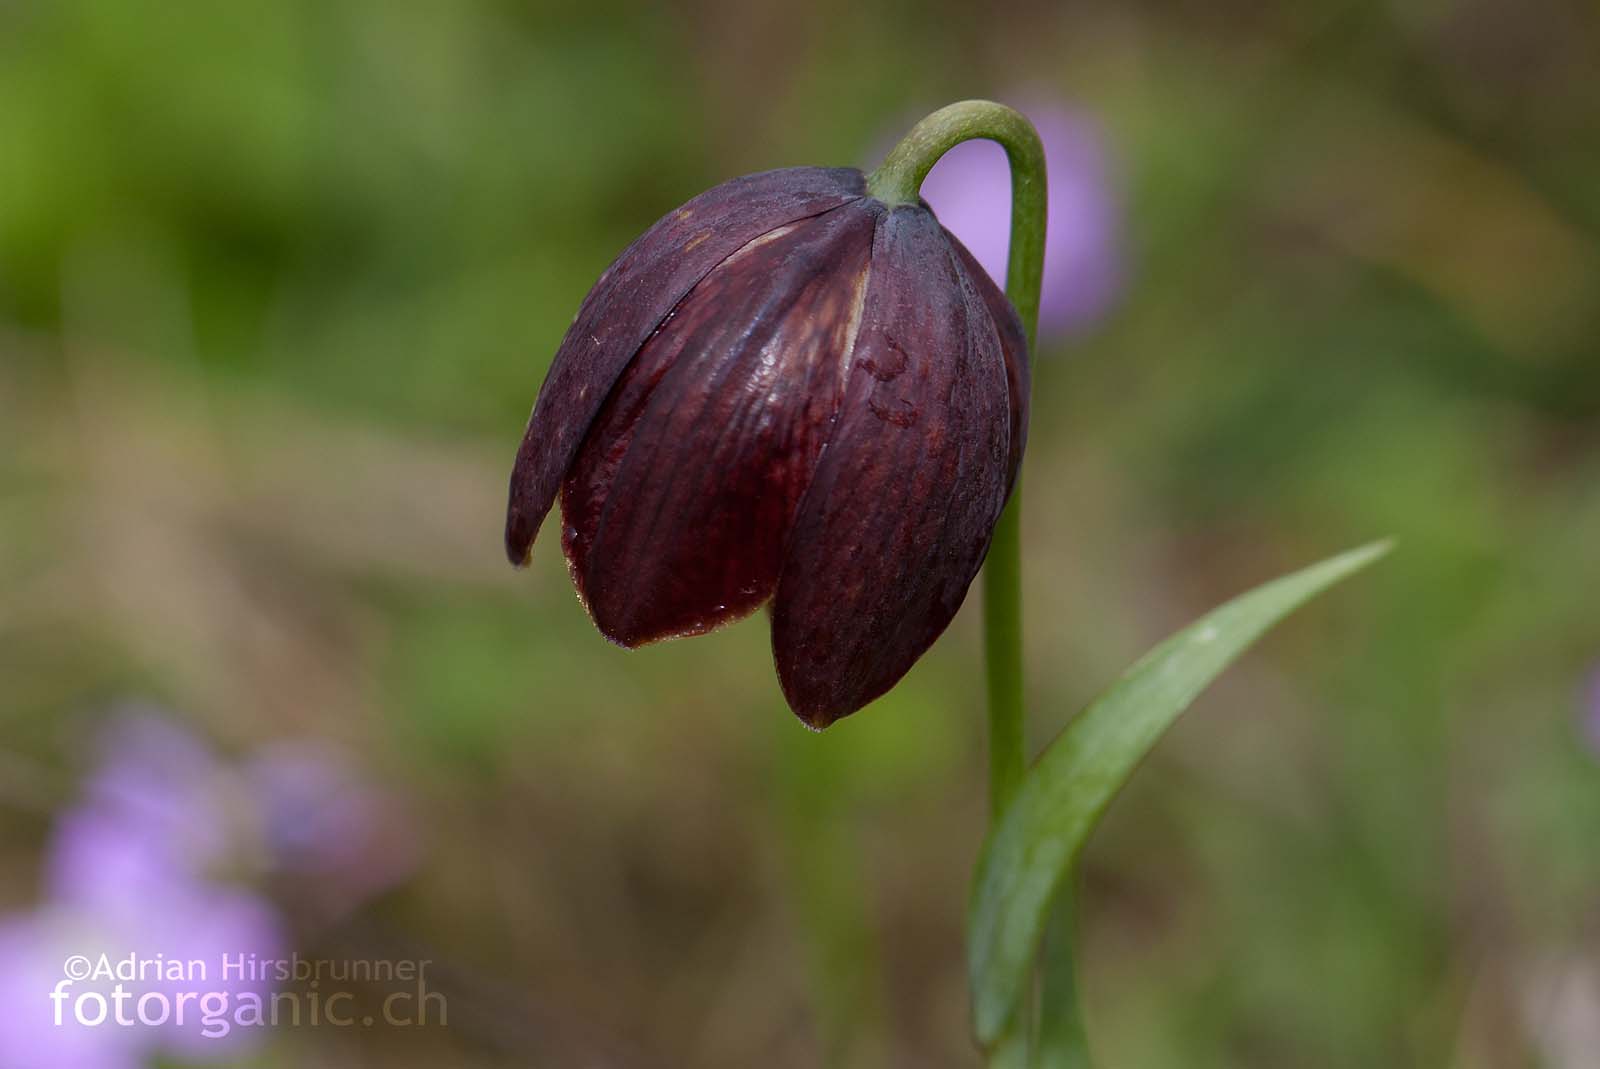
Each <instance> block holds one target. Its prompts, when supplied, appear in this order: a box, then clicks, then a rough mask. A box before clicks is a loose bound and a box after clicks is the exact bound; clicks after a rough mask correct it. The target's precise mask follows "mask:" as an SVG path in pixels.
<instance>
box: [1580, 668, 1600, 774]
mask: <svg viewBox="0 0 1600 1069" xmlns="http://www.w3.org/2000/svg"><path fill="white" fill-rule="evenodd" d="M1581 716H1582V718H1583V737H1584V738H1585V739H1586V740H1587V741H1588V743H1589V749H1591V750H1592V751H1594V753H1595V755H1596V756H1600V668H1596V669H1595V670H1594V671H1593V672H1592V673H1590V675H1589V681H1588V686H1587V687H1586V688H1584V693H1583V709H1582V712H1581Z"/></svg>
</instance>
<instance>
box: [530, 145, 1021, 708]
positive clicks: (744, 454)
mask: <svg viewBox="0 0 1600 1069" xmlns="http://www.w3.org/2000/svg"><path fill="white" fill-rule="evenodd" d="M1026 348H1027V346H1026V342H1025V340H1024V338H1023V333H1022V330H1021V327H1020V325H1019V324H1018V322H1017V318H1016V314H1015V312H1014V311H1013V310H1012V308H1011V306H1010V304H1009V303H1008V302H1007V300H1006V298H1005V296H1004V295H1003V294H1002V293H1001V292H1000V290H999V289H998V288H997V287H996V286H995V284H994V282H993V281H992V280H991V279H990V278H989V276H988V275H987V274H986V273H985V272H984V270H983V268H982V267H980V266H979V265H978V263H977V261H976V260H975V259H974V258H973V257H972V255H971V254H970V253H969V252H968V251H967V250H966V249H965V247H963V246H962V245H961V243H960V242H959V241H957V240H956V239H955V238H954V237H952V236H951V234H950V233H949V232H948V231H946V230H945V229H944V228H943V227H942V226H940V224H939V222H938V220H936V219H935V218H934V215H933V213H932V212H931V211H930V210H929V209H928V208H927V206H926V205H925V204H907V205H898V206H894V207H891V206H889V205H887V204H885V203H883V202H882V201H880V200H878V199H876V198H874V197H872V196H871V195H869V194H868V192H867V188H866V180H865V177H864V176H863V175H862V173H861V172H859V171H856V170H850V169H822V168H811V167H800V168H792V169H787V170H779V171H768V172H765V173H762V174H755V175H748V176H746V177H743V178H737V179H734V180H733V181H730V182H727V183H724V184H723V185H720V186H717V187H716V188H714V189H712V190H709V191H708V192H706V193H703V194H701V195H700V196H698V197H696V198H694V199H693V200H691V201H689V202H688V203H687V204H685V205H684V206H683V207H681V208H679V209H677V210H676V211H674V212H671V213H670V214H668V215H667V216H666V217H664V218H663V219H661V220H660V221H659V222H657V223H656V224H655V225H654V226H653V227H651V228H650V229H649V230H648V231H646V232H645V234H644V235H643V236H642V237H640V238H639V239H638V240H637V241H635V242H634V243H633V244H632V245H631V246H629V247H628V248H627V249H626V250H625V251H624V252H623V253H622V255H621V256H619V257H618V258H617V260H616V261H615V262H614V263H613V264H612V265H611V266H610V267H609V268H608V269H607V270H606V272H605V274H604V275H602V276H601V278H600V280H599V282H597V283H596V284H595V287H594V289H593V290H591V291H590V293H589V295H588V297H587V298H586V299H585V300H584V302H583V305H582V307H581V308H580V309H579V311H578V315H577V318H576V319H575V320H574V321H573V324H572V327H571V329H569V330H568V332H567V335H566V338H565V339H564V340H563V342H562V344H561V347H560V349H559V350H558V352H557V353H556V357H555V361H554V363H553V364H552V365H551V368H550V372H549V375H548V377H547V378H546V379H545V383H544V386H543V387H542V388H541V390H540V391H539V397H538V401H537V402H536V403H535V405H534V409H533V414H532V416H531V418H530V420H529V422H528V428H527V432H526V434H525V435H524V437H523V440H522V445H521V448H520V449H519V450H518V453H517V459H516V464H515V467H514V468H513V470H512V474H511V491H510V505H509V509H508V514H507V518H506V551H507V554H508V555H509V556H510V558H511V560H512V561H513V563H516V564H519V565H520V564H523V563H525V562H526V561H527V559H528V557H529V555H530V553H531V551H532V546H533V541H534V537H535V535H536V534H537V532H538V529H539V526H540V524H541V523H542V522H543V520H544V518H545V516H546V514H547V513H548V512H549V511H550V508H551V506H552V504H553V503H554V501H555V498H556V495H557V493H558V492H559V493H560V496H561V509H562V513H563V517H564V524H563V532H562V534H563V537H562V545H563V548H564V549H565V551H566V555H567V560H568V562H569V564H570V566H571V571H572V575H573V579H574V582H575V583H576V584H577V587H578V591H579V594H580V596H581V597H582V599H583V602H584V604H585V606H587V608H588V610H589V613H590V615H591V616H592V617H593V619H594V622H595V624H596V626H598V627H599V629H600V631H601V632H602V633H603V634H605V635H606V637H608V638H610V639H611V640H613V641H615V642H617V643H619V644H621V645H623V646H628V647H633V646H639V645H642V644H645V643H648V642H653V641H656V640H659V639H665V638H672V637H676V636H683V635H696V634H701V633H703V632H706V631H709V630H711V629H713V628H715V627H718V626H720V625H722V624H725V623H728V622H730V621H732V620H736V619H739V618H740V617H743V616H745V615H747V614H748V613H750V612H752V611H754V610H755V609H756V608H758V607H760V606H761V605H763V604H767V603H770V605H771V611H772V642H773V653H774V657H775V660H776V662H777V668H778V677H779V681H780V683H781V684H782V687H783V692H784V695H785V696H786V698H787V699H788V701H789V704H790V706H791V707H792V708H793V709H794V710H795V712H796V713H797V714H799V716H800V717H801V718H802V719H803V720H804V721H805V722H806V723H807V724H809V725H811V726H813V727H817V728H821V727H825V726H827V725H828V724H830V723H832V722H833V721H835V720H837V719H838V718H840V717H842V716H845V715H848V714H849V713H852V712H854V711H855V710H857V709H859V708H860V707H861V706H863V705H865V704H866V703H867V702H869V701H871V700H872V699H873V698H876V697H877V696H879V695H880V694H882V693H883V692H885V691H886V690H888V689H889V688H890V687H892V686H893V685H894V684H895V683H896V682H897V681H898V680H899V679H900V677H901V676H903V675H904V674H905V673H906V671H907V670H908V669H909V668H910V667H911V665H912V664H913V663H914V662H915V661H916V659H917V658H918V657H919V656H921V654H922V653H923V652H924V651H925V650H926V649H927V648H928V647H929V646H930V645H931V644H932V643H933V641H934V640H935V639H936V638H937V637H938V636H939V634H940V633H941V632H942V631H943V630H944V628H945V626H946V625H947V624H948V623H949V622H950V620H951V618H952V617H953V616H954V615H955V612H956V610H957V609H958V608H959V607H960V605H961V602H962V599H963V598H964V596H965V594H966V590H967V587H968V585H969V584H970V583H971V581H972V578H973V576H974V575H976V573H977V571H978V567H979V565H980V564H981V563H982V562H983V557H984V554H985V552H986V551H987V549H988V545H989V540H990V537H991V535H992V533H993V530H994V525H995V523H996V521H997V520H998V518H999V516H1000V512H1001V509H1002V507H1003V506H1004V504H1005V501H1006V498H1007V496H1008V495H1009V493H1010V490H1011V487H1012V484H1013V483H1014V481H1015V479H1016V474H1017V469H1018V466H1019V465H1020V463H1021V460H1022V450H1023V444H1024V441H1025V438H1026V434H1027V403H1028V400H1027V399H1028V357H1027V352H1026Z"/></svg>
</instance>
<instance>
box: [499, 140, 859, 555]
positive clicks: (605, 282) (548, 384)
mask: <svg viewBox="0 0 1600 1069" xmlns="http://www.w3.org/2000/svg"><path fill="white" fill-rule="evenodd" d="M863 191H864V180H863V178H862V175H861V173H860V172H859V171H855V170H850V169H845V168H835V169H828V168H820V167H795V168H789V169H786V170H780V171H767V172H764V173H761V174H754V175H746V176H745V177H743V178H736V179H734V180H732V181H730V182H725V183H723V184H722V185H720V186H717V187H716V188H714V189H711V190H708V191H706V192H705V193H702V194H701V195H700V196H698V197H695V198H694V199H693V200H691V201H689V202H688V203H687V204H685V205H684V206H683V207H681V208H679V209H677V210H676V211H673V212H671V213H669V214H668V215H667V216H665V217H664V218H662V219H661V220H660V221H658V222H657V223H656V224H655V225H654V226H652V227H651V228H650V229H649V230H647V231H646V232H645V233H644V234H643V236H641V237H640V238H639V239H638V240H637V241H635V242H634V243H633V244H632V245H630V246H628V248H627V249H626V250H625V251H624V252H623V253H622V255H621V256H619V257H617V259H616V261H615V262H613V263H612V265H611V266H610V267H609V268H607V270H606V273H605V274H604V275H602V276H601V278H600V281H599V282H597V283H596V284H595V287H594V289H592V290H591V291H590V292H589V295H588V296H587V297H586V298H585V299H584V302H583V305H582V307H580V308H579V310H578V315H577V317H576V318H575V319H574V320H573V323H572V326H571V328H570V329H569V330H568V331H567V334H566V337H565V339H564V340H563V341H562V343H561V348H560V349H559V350H558V351H557V353H556V356H555V360H554V362H553V363H552V364H551V366H550V373H549V375H548V376H547V377H546V378H545V382H544V385H543V387H541V388H540V390H539V398H538V401H537V402H536V403H535V404H534V409H533V414H532V416H531V417H530V418H529V420H528V428H527V431H526V433H525V434H524V436H523V439H522V445H521V447H520V448H519V449H518V450H517V460H516V465H515V466H514V467H513V469H512V472H511V488H510V502H509V505H508V508H507V514H506V536H505V537H506V555H507V556H508V557H510V559H511V561H512V563H514V564H522V563H525V562H526V560H527V558H528V555H529V553H530V552H531V550H532V547H533V540H534V537H535V535H537V533H538V530H539V525H540V524H541V523H542V522H543V521H544V517H545V515H546V514H547V513H548V512H549V511H550V506H551V504H552V503H554V501H555V496H556V491H557V489H558V488H559V486H560V485H561V481H562V478H563V477H564V476H565V475H566V472H567V469H568V468H569V467H570V466H571V464H572V462H573V458H574V457H575V456H576V454H577V451H578V447H579V445H580V444H581V443H582V441H583V439H584V436H585V435H586V434H587V433H588V430H589V426H590V424H591V422H592V421H593V420H594V418H595V416H596V414H598V413H599V411H600V408H601V406H602V405H603V404H604V403H605V401H606V397H607V395H608V394H609V393H610V392H611V388H612V386H613V385H614V384H615V383H616V381H617V379H618V377H619V376H620V375H621V374H622V372H623V370H624V369H625V368H626V367H627V366H628V364H629V362H630V361H631V360H632V359H633V358H634V356H635V354H637V353H638V351H639V347H640V346H641V345H643V344H644V342H645V340H646V339H647V338H649V337H650V335H651V333H652V332H653V331H655V329H656V328H657V327H658V326H659V325H660V324H661V322H662V320H664V319H665V318H666V317H667V316H668V314H670V313H671V312H672V310H673V308H674V306H676V305H677V303H678V302H679V300H681V299H682V298H683V296H684V295H685V294H686V293H688V292H689V290H690V289H691V288H692V287H694V286H695V284H696V283H698V282H700V280H701V279H703V278H704V277H705V276H706V274H707V273H708V272H710V271H711V270H712V269H713V268H714V267H716V266H717V264H719V263H721V262H722V261H723V260H725V259H726V258H727V257H728V256H730V255H731V254H733V253H734V252H735V251H737V250H738V249H740V248H742V247H744V246H745V245H747V244H749V242H750V241H752V240H753V239H755V238H757V237H759V236H761V235H762V234H765V233H768V232H770V231H772V230H774V229H776V228H778V227H781V226H785V225H788V224H789V223H792V222H795V221H796V220H799V219H804V218H808V217H811V216H814V215H817V214H819V213H821V212H825V211H828V210H829V209H831V208H836V207H838V206H839V205H841V204H845V203H848V202H849V201H852V200H854V199H856V198H859V197H860V196H861V195H862V193H863Z"/></svg>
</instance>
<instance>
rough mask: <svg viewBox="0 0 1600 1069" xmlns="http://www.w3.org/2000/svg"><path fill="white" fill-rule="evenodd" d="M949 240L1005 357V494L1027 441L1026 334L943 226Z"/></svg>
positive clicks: (1029, 371) (1029, 374) (1029, 378)
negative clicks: (1007, 399) (1007, 408)
mask: <svg viewBox="0 0 1600 1069" xmlns="http://www.w3.org/2000/svg"><path fill="white" fill-rule="evenodd" d="M945 236H946V237H947V238H949V239H950V244H951V245H953V246H955V250H956V253H957V254H958V255H959V256H960V259H961V266H962V268H963V269H964V270H965V271H966V273H967V278H968V280H969V281H970V282H971V283H972V285H973V288H974V289H976V290H977V291H978V296H980V297H982V298H983V303H984V306H985V307H987V308H988V309H989V316H990V318H992V319H993V320H994V325H995V329H996V330H997V331H998V332H999V334H1000V350H1001V352H1002V353H1003V354H1004V355H1005V361H1006V387H1007V391H1008V395H1009V397H1010V402H1011V448H1010V452H1009V458H1008V460H1007V462H1006V473H1007V474H1006V497H1007V498H1008V499H1009V498H1010V497H1011V490H1012V488H1013V487H1014V486H1016V484H1017V473H1018V472H1019V471H1021V470H1022V451H1023V449H1024V448H1026V446H1027V444H1028V399H1029V398H1030V397H1031V396H1032V394H1033V366H1032V364H1031V363H1030V362H1029V356H1028V338H1027V336H1026V335H1025V334H1023V333H1022V321H1021V320H1019V319H1018V318H1017V310H1016V309H1015V308H1013V307H1012V306H1011V301H1010V299H1009V298H1007V297H1006V295H1005V293H1003V292H1002V291H1001V289H1000V287H999V286H997V285H995V282H994V279H993V278H991V277H990V276H989V272H987V271H985V270H984V269H983V265H982V264H980V263H979V262H978V260H977V257H975V256H973V255H972V252H971V251H970V250H969V249H968V248H967V247H966V246H965V245H963V244H961V239H960V238H957V237H956V236H955V235H954V234H952V233H950V231H949V230H948V229H946V230H945Z"/></svg>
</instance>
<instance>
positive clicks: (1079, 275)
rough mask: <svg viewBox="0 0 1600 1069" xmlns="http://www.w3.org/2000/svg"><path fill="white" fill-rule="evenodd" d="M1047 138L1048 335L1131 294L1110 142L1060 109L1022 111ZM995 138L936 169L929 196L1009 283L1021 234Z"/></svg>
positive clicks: (1070, 329)
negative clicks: (1013, 240) (1015, 231)
mask: <svg viewBox="0 0 1600 1069" xmlns="http://www.w3.org/2000/svg"><path fill="white" fill-rule="evenodd" d="M1020 110H1021V111H1023V113H1024V114H1026V115H1027V116H1028V118H1029V119H1030V120H1032V121H1033V124H1034V126H1035V127H1036V128H1037V129H1038V131H1039V138H1040V140H1041V141H1043V142H1044V151H1045V164H1046V167H1047V169H1048V172H1049V176H1048V186H1049V222H1048V225H1047V227H1046V231H1045V255H1044V288H1043V291H1042V292H1041V295H1040V304H1039V331H1040V334H1041V335H1042V336H1049V335H1053V334H1054V335H1067V334H1074V333H1080V332H1082V331H1083V330H1085V329H1087V328H1088V327H1089V326H1091V325H1093V324H1094V323H1095V322H1096V321H1098V320H1099V319H1100V318H1101V317H1102V316H1104V315H1105V314H1106V313H1107V312H1108V311H1109V310H1110V308H1111V306H1112V304H1113V303H1114V302H1115V301H1116V298H1117V296H1118V294H1119V293H1120V291H1121V289H1122V281H1123V273H1122V270H1123V269H1122V257H1121V250H1120V245H1119V242H1120V229H1121V215H1120V208H1119V205H1118V203H1117V197H1116V193H1115V190H1114V187H1113V178H1112V174H1111V169H1110V165H1109V161H1108V159H1107V154H1106V147H1105V142H1104V138H1103V136H1102V134H1101V132H1100V129H1099V127H1098V125H1097V124H1096V123H1095V122H1094V120H1093V119H1091V118H1090V117H1088V116H1087V115H1085V114H1083V113H1082V112H1079V111H1076V110H1074V109H1072V108H1068V107H1065V106H1062V105H1059V104H1039V105H1037V106H1034V107H1025V108H1021V109H1020ZM1010 174H1011V172H1010V170H1009V168H1008V167H1007V165H1006V154H1005V150H1004V149H1002V148H1001V147H1000V146H999V145H997V144H995V143H994V142H992V141H968V142H964V143H963V144H960V145H957V146H956V147H955V148H953V149H951V150H950V151H949V152H948V153H946V154H945V156H944V157H943V158H942V159H940V160H939V162H938V163H937V164H935V165H934V168H933V170H932V171H930V172H929V173H928V177H927V180H926V181H924V182H923V185H922V197H923V199H924V200H926V201H927V202H928V204H929V205H930V206H931V207H932V208H933V211H934V214H935V215H937V216H938V217H939V221H940V222H941V223H943V224H944V225H945V226H946V227H948V228H949V229H950V230H951V231H953V232H954V233H955V235H956V236H957V237H958V238H960V239H961V241H962V242H963V243H964V244H965V245H966V246H967V248H969V249H970V250H972V254H973V255H974V256H976V257H977V258H978V262H979V263H981V264H983V266H984V269H985V270H986V271H988V272H989V274H990V276H991V277H993V278H994V280H995V281H996V282H998V283H1000V284H1001V285H1004V284H1005V277H1006V247H1007V244H1008V240H1009V237H1010V231H1011V177H1010Z"/></svg>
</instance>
